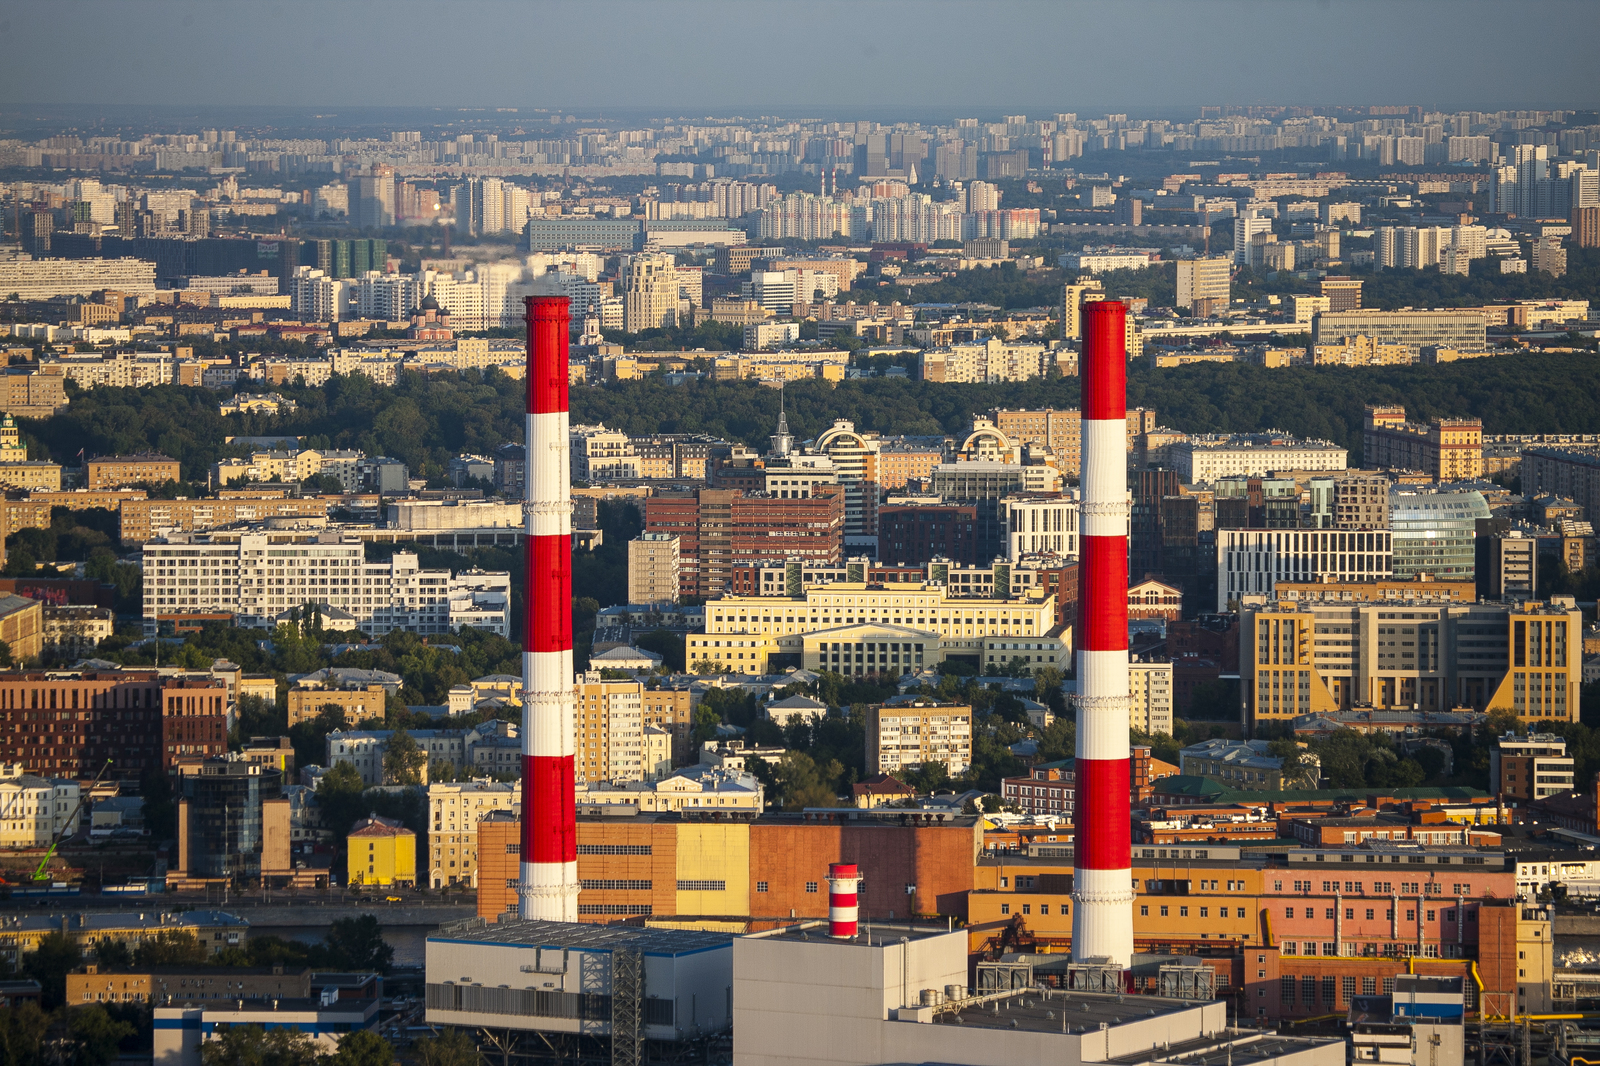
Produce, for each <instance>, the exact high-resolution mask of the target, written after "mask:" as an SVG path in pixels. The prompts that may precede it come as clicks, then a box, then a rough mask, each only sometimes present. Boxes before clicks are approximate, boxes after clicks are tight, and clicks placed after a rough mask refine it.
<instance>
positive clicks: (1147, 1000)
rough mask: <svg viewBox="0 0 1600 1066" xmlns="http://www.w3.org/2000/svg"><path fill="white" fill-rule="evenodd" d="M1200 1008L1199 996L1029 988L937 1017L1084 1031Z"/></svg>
mask: <svg viewBox="0 0 1600 1066" xmlns="http://www.w3.org/2000/svg"><path fill="white" fill-rule="evenodd" d="M1200 1006H1201V1004H1200V1002H1198V1001H1196V1000H1187V999H1165V998H1162V997H1158V996H1132V995H1129V996H1124V995H1117V994H1115V993H1110V992H1069V991H1061V990H1056V989H1025V990H1023V991H1020V992H1018V993H1017V994H1015V995H1012V996H1007V997H1005V998H1004V999H996V1000H993V1001H991V1002H988V1003H980V1004H975V1005H973V1006H971V1007H962V1008H959V1009H957V1010H953V1011H948V1012H942V1013H938V1014H936V1015H935V1016H934V1018H935V1021H936V1023H939V1024H945V1025H964V1026H975V1027H977V1028H980V1029H1026V1030H1028V1031H1030V1032H1036V1033H1083V1032H1087V1031H1090V1030H1094V1031H1098V1030H1099V1029H1100V1027H1101V1025H1102V1024H1104V1025H1108V1026H1113V1025H1121V1024H1123V1023H1125V1022H1133V1021H1138V1020H1140V1019H1143V1018H1148V1017H1151V1016H1152V1015H1157V1014H1176V1013H1179V1012H1182V1011H1188V1010H1195V1009H1198V1008H1199V1007H1200ZM1206 1043H1210V1041H1209V1040H1208V1041H1206ZM1202 1046H1204V1045H1202ZM1174 1050H1176V1049H1174ZM1145 1057H1146V1056H1143V1055H1141V1056H1138V1057H1136V1058H1135V1059H1133V1060H1131V1061H1143V1060H1144V1058H1145ZM1112 1061H1117V1060H1112Z"/></svg>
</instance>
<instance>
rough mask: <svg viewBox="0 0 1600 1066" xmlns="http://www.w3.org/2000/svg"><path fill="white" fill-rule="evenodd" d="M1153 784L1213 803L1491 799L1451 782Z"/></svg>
mask: <svg viewBox="0 0 1600 1066" xmlns="http://www.w3.org/2000/svg"><path fill="white" fill-rule="evenodd" d="M1151 785H1152V787H1153V788H1154V789H1155V790H1156V791H1158V792H1160V793H1162V794H1164V795H1169V796H1172V795H1177V796H1194V797H1196V798H1203V799H1206V800H1208V801H1210V802H1212V803H1315V802H1318V801H1321V802H1329V801H1332V802H1338V801H1340V800H1363V801H1364V800H1365V799H1366V798H1367V797H1368V796H1393V797H1394V798H1395V799H1397V800H1456V801H1461V802H1466V801H1471V800H1482V799H1490V798H1492V797H1490V796H1488V795H1487V794H1486V793H1485V792H1484V791H1483V790H1482V789H1476V788H1466V787H1464V786H1461V785H1452V786H1450V787H1448V788H1372V787H1367V786H1362V787H1361V788H1314V789H1313V788H1301V789H1285V790H1283V791H1282V792H1256V791H1244V790H1241V789H1232V788H1229V787H1227V786H1226V785H1224V784H1223V783H1222V782H1220V781H1217V780H1214V779H1213V778H1209V777H1201V776H1199V775H1198V774H1176V775H1174V776H1172V777H1162V778H1157V779H1156V780H1155V781H1153V782H1151Z"/></svg>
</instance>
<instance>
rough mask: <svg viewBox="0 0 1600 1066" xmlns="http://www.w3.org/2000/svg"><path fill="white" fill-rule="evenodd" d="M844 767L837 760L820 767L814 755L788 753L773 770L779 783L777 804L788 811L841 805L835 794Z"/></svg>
mask: <svg viewBox="0 0 1600 1066" xmlns="http://www.w3.org/2000/svg"><path fill="white" fill-rule="evenodd" d="M843 772H844V768H843V767H842V766H840V765H839V763H838V762H836V761H831V760H830V761H829V762H827V763H825V764H823V765H820V766H819V765H818V764H817V762H816V760H815V759H813V758H812V757H811V756H809V755H806V754H803V753H801V752H794V751H791V752H788V753H786V754H785V755H784V757H783V758H782V759H780V760H778V765H777V767H776V768H775V769H774V771H773V777H774V778H775V779H776V781H777V785H778V796H777V803H778V804H779V805H780V806H781V807H782V808H783V809H784V810H786V811H798V810H804V809H805V808H807V807H833V806H836V805H837V804H838V802H839V797H838V794H837V793H836V792H835V791H834V788H835V782H837V781H838V779H839V777H840V775H841V774H842V773H843Z"/></svg>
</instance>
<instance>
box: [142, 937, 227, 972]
mask: <svg viewBox="0 0 1600 1066" xmlns="http://www.w3.org/2000/svg"><path fill="white" fill-rule="evenodd" d="M209 956H210V952H208V951H207V950H206V946H205V945H204V944H202V943H200V939H199V938H198V937H197V936H195V935H194V934H193V933H191V932H189V931H188V930H187V929H164V930H162V931H161V932H159V933H157V934H156V935H155V936H148V937H145V938H144V940H143V941H141V942H140V944H139V946H138V947H137V948H135V949H134V950H133V964H134V965H135V966H138V967H141V968H142V967H147V966H196V965H199V964H201V963H204V962H206V961H208V958H209Z"/></svg>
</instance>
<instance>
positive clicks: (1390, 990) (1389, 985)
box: [1383, 977, 1394, 996]
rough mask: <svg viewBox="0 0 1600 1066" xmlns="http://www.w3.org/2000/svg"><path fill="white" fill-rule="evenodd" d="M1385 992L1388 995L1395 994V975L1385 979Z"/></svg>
mask: <svg viewBox="0 0 1600 1066" xmlns="http://www.w3.org/2000/svg"><path fill="white" fill-rule="evenodd" d="M1383 994H1384V995H1386V996H1392V995H1394V978H1393V977H1385V978H1384V979H1383Z"/></svg>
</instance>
